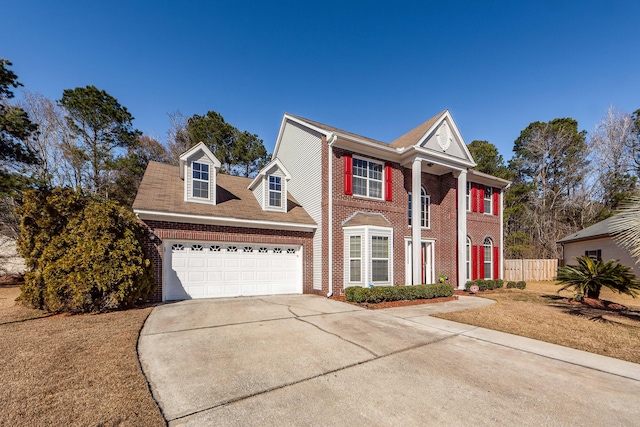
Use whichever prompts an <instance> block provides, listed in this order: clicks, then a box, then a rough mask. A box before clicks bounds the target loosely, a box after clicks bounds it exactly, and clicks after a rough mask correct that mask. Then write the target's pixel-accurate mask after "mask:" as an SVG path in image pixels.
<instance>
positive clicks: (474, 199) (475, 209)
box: [471, 182, 478, 212]
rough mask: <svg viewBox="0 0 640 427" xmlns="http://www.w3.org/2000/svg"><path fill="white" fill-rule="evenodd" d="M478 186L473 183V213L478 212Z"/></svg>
mask: <svg viewBox="0 0 640 427" xmlns="http://www.w3.org/2000/svg"><path fill="white" fill-rule="evenodd" d="M477 197H478V184H476V183H475V182H472V183H471V212H478V204H477Z"/></svg>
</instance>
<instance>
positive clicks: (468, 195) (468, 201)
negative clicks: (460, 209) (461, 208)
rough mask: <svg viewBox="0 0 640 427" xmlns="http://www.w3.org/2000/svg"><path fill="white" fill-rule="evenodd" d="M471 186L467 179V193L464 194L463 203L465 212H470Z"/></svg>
mask: <svg viewBox="0 0 640 427" xmlns="http://www.w3.org/2000/svg"><path fill="white" fill-rule="evenodd" d="M471 187H472V186H471V182H470V181H467V190H466V191H467V193H466V195H465V197H466V199H465V203H466V208H467V212H471V191H473V190H472V188H471Z"/></svg>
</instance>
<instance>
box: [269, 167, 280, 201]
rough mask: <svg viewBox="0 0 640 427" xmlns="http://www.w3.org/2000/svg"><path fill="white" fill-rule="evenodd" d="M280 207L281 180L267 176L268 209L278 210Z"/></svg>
mask: <svg viewBox="0 0 640 427" xmlns="http://www.w3.org/2000/svg"><path fill="white" fill-rule="evenodd" d="M281 206H282V178H281V177H279V176H275V175H269V207H272V208H279V207H281Z"/></svg>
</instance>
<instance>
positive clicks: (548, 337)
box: [436, 282, 640, 363]
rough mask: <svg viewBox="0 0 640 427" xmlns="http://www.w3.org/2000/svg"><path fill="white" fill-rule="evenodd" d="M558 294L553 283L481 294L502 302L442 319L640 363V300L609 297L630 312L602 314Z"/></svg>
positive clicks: (603, 297)
mask: <svg viewBox="0 0 640 427" xmlns="http://www.w3.org/2000/svg"><path fill="white" fill-rule="evenodd" d="M558 288H559V287H558V286H555V285H553V282H546V283H545V282H540V283H535V282H534V283H531V284H530V283H527V289H526V290H524V291H521V290H516V289H503V290H499V291H495V292H493V293H486V294H481V295H480V296H481V297H483V298H490V299H493V300H495V301H496V302H497V303H496V304H494V305H491V306H489V307H485V308H480V309H472V310H465V311H458V312H453V313H443V314H438V315H436V317H440V318H443V319H448V320H453V321H456V322H461V323H466V324H470V325H475V326H479V327H483V328H487V329H494V330H497V331H502V332H507V333H510V334H515V335H521V336H524V337H528V338H533V339H537V340H541V341H546V342H550V343H553V344H559V345H563V346H566V347H571V348H576V349H579V350H584V351H588V352H591V353H597V354H602V355H605V356H610V357H615V358H618V359H622V360H627V361H630V362H634V363H640V307H639V306H637V305H632V304H634V303H635V304H638V303H639V302H640V301H639V300H637V299H636V300H633V299H632V298H630V297H628V298H627V297H625V296H619V295H617V294H616V295H614V294H612V293H605V292H604V291H603V294H602V295H601V298H602V299H606V300H609V301H615V302H617V303H620V304H624V305H626V306H627V307H628V308H629V309H628V310H622V311H617V310H605V309H597V308H592V307H588V306H584V305H576V304H570V303H568V302H565V301H563V298H562V296H559V295H557V293H556V291H557V289H558ZM563 295H564V296H570V293H567V294H563Z"/></svg>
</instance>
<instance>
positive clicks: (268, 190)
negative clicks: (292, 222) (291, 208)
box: [248, 159, 291, 212]
mask: <svg viewBox="0 0 640 427" xmlns="http://www.w3.org/2000/svg"><path fill="white" fill-rule="evenodd" d="M290 179H291V175H290V174H289V172H288V171H287V169H286V168H285V167H284V165H283V164H282V163H281V162H280V160H278V159H274V160H272V161H271V162H270V163H269V164H268V165H266V166H265V167H264V168H262V170H261V171H260V172H259V173H258V175H256V177H255V178H254V179H253V181H251V184H249V187H248V188H249V190H251V191H253V194H254V196H256V199H257V200H258V203H260V206H261V207H262V210H264V211H275V212H286V211H287V183H288V181H289V180H290Z"/></svg>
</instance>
